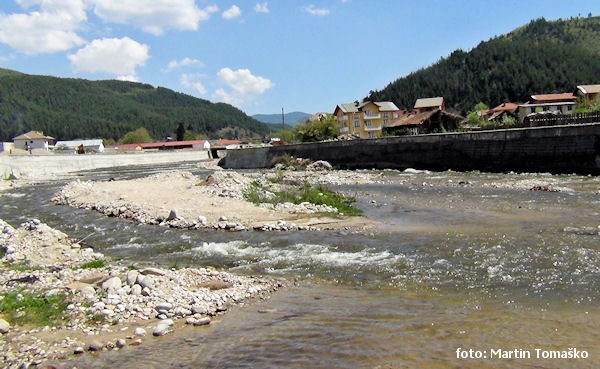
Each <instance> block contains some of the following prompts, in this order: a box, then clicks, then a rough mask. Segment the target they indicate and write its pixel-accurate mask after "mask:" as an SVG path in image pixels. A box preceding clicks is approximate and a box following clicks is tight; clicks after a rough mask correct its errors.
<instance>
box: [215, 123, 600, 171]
mask: <svg viewBox="0 0 600 369" xmlns="http://www.w3.org/2000/svg"><path fill="white" fill-rule="evenodd" d="M285 155H292V156H294V157H297V158H298V157H300V158H310V159H312V160H327V161H329V162H330V163H331V164H333V165H336V166H339V167H341V168H348V169H358V168H364V169H369V168H379V169H383V168H394V169H406V168H415V169H430V170H446V169H453V170H459V171H468V170H481V171H492V172H498V171H511V170H512V171H518V172H553V173H591V174H600V123H594V124H584V125H577V126H554V127H536V128H522V129H508V130H497V131H484V132H470V133H448V134H435V135H420V136H404V137H389V138H380V139H367V140H354V141H334V142H323V143H308V144H299V145H287V146H274V147H265V148H252V149H239V150H229V151H228V153H227V157H226V158H224V159H223V160H222V161H221V162H220V163H219V164H220V165H221V166H223V167H224V168H231V169H242V168H248V169H249V168H264V167H271V166H273V164H274V163H275V162H276V161H277V160H278V159H279V158H281V157H283V156H285Z"/></svg>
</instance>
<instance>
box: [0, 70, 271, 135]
mask: <svg viewBox="0 0 600 369" xmlns="http://www.w3.org/2000/svg"><path fill="white" fill-rule="evenodd" d="M179 124H183V125H184V127H185V128H186V129H191V130H193V131H195V132H197V133H201V134H205V135H206V136H207V137H209V138H248V137H262V136H265V135H268V134H269V132H270V131H271V128H270V127H269V126H268V125H266V124H264V123H262V122H259V121H257V120H255V119H253V118H251V117H249V116H247V115H246V114H245V113H244V112H243V111H241V110H239V109H237V108H235V107H233V106H231V105H229V104H224V103H212V102H210V101H207V100H203V99H199V98H196V97H193V96H189V95H185V94H182V93H179V92H175V91H172V90H169V89H167V88H164V87H153V86H151V85H148V84H143V83H135V82H124V81H116V80H104V81H88V80H84V79H74V78H58V77H51V76H37V75H28V74H23V73H19V72H15V71H11V70H8V69H0V140H2V141H11V140H12V138H13V137H15V136H17V135H19V134H22V133H24V132H27V131H29V130H38V131H43V132H44V134H46V135H50V136H52V137H55V138H57V139H61V140H70V139H76V138H104V139H109V138H111V139H115V140H118V139H119V138H121V137H123V135H124V134H125V133H127V132H128V131H133V130H135V129H137V128H139V127H145V128H146V129H147V130H148V131H149V132H150V135H151V136H152V137H153V138H154V139H155V140H160V139H164V138H165V137H167V136H175V132H176V130H177V127H178V126H179Z"/></svg>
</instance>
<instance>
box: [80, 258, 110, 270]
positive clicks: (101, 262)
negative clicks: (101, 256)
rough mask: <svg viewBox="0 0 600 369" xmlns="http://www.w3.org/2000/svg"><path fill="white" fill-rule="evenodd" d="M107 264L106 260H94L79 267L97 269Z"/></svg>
mask: <svg viewBox="0 0 600 369" xmlns="http://www.w3.org/2000/svg"><path fill="white" fill-rule="evenodd" d="M105 266H106V261H104V260H92V261H88V262H87V263H83V264H81V265H80V266H79V267H78V269H97V268H104V267H105Z"/></svg>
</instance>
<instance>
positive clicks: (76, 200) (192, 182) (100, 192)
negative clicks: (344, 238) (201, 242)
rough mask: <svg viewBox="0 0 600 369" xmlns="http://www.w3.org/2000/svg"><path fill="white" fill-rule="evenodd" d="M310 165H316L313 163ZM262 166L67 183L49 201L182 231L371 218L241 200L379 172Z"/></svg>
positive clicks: (356, 223) (364, 224)
mask: <svg viewBox="0 0 600 369" xmlns="http://www.w3.org/2000/svg"><path fill="white" fill-rule="evenodd" d="M315 164H316V163H315ZM314 168H315V169H313V170H306V171H291V170H281V169H277V170H268V171H267V170H265V171H259V172H253V173H239V172H235V171H224V170H216V171H215V172H214V173H212V174H211V175H210V176H208V177H197V176H194V175H193V174H192V173H190V172H185V171H174V172H168V173H160V174H155V175H152V176H149V177H145V178H139V179H134V180H124V181H104V182H92V181H73V182H71V183H69V184H67V185H66V186H64V187H63V188H62V189H61V190H60V191H59V192H58V193H56V195H55V196H54V198H53V199H52V201H53V202H54V203H56V204H61V205H69V206H72V207H76V208H82V209H88V210H94V211H98V212H100V213H102V214H104V215H107V216H112V217H120V218H125V219H131V220H134V221H136V222H139V223H143V224H152V225H160V226H166V227H172V228H187V229H220V230H229V231H246V230H250V229H255V230H260V231H289V230H322V229H335V228H346V229H353V230H355V231H365V230H367V229H372V228H374V227H375V226H376V223H375V222H372V221H369V220H365V219H360V218H359V217H347V216H345V215H344V214H343V213H342V212H340V211H339V210H338V209H337V208H335V207H332V206H329V205H323V204H314V203H310V202H302V203H300V204H294V203H291V202H283V203H278V204H271V203H262V204H260V206H257V205H255V204H253V203H251V202H249V201H247V200H246V196H245V194H246V193H247V192H248V190H249V189H250V188H253V189H255V190H256V191H260V192H261V193H260V195H261V197H263V198H267V199H268V198H269V197H270V196H274V193H275V192H278V191H285V190H288V189H290V188H292V187H294V186H296V187H297V186H299V185H302V183H304V182H306V183H310V184H312V185H322V186H327V185H338V184H359V183H378V181H380V180H381V178H382V173H368V172H365V173H357V172H351V171H329V170H327V169H322V168H323V167H314Z"/></svg>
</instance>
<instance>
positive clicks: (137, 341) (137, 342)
mask: <svg viewBox="0 0 600 369" xmlns="http://www.w3.org/2000/svg"><path fill="white" fill-rule="evenodd" d="M141 344H142V340H141V339H139V338H138V339H137V340H133V341H131V343H130V345H131V346H139V345H141Z"/></svg>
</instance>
